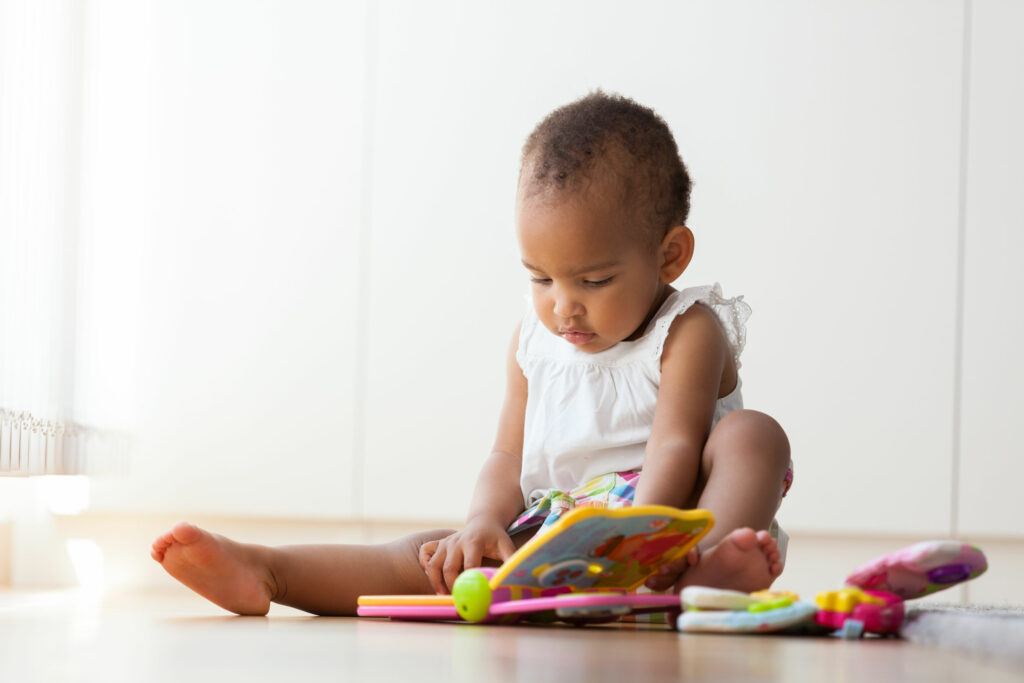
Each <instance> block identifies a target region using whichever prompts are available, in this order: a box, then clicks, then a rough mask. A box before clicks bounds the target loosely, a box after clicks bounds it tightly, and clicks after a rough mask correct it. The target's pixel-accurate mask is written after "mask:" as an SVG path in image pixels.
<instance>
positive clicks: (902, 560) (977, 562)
mask: <svg viewBox="0 0 1024 683" xmlns="http://www.w3.org/2000/svg"><path fill="white" fill-rule="evenodd" d="M987 568H988V563H987V562H986V560H985V555H984V553H982V552H981V550H979V549H978V548H976V547H974V546H971V545H968V544H966V543H961V542H959V541H924V542H922V543H915V544H914V545H912V546H908V547H906V548H904V549H902V550H898V551H896V552H894V553H890V554H889V555H884V556H882V557H879V558H878V559H876V560H873V561H871V562H868V563H867V564H865V565H864V566H862V567H860V568H859V569H857V570H856V571H854V572H853V573H852V574H850V576H848V577H847V578H846V583H847V585H850V586H857V587H859V588H864V589H870V590H880V591H887V592H889V593H895V594H896V595H898V596H899V597H901V598H903V599H904V600H910V599H912V598H920V597H922V596H925V595H928V594H930V593H934V592H936V591H940V590H943V589H946V588H949V587H950V586H953V585H956V584H958V583H961V582H962V581H968V580H970V579H973V578H975V577H977V576H979V575H981V574H982V573H983V572H984V571H985V570H986V569H987Z"/></svg>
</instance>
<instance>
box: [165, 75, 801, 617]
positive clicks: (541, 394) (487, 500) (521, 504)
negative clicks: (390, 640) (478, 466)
mask: <svg viewBox="0 0 1024 683" xmlns="http://www.w3.org/2000/svg"><path fill="white" fill-rule="evenodd" d="M689 195H690V179H689V177H688V175H687V172H686V168H685V166H684V165H683V163H682V160H681V159H680V158H679V153H678V151H677V148H676V144H675V141H674V139H673V138H672V134H671V132H670V131H669V129H668V127H667V126H666V125H665V123H664V121H662V120H661V119H660V118H659V117H658V116H657V115H656V114H655V113H654V112H653V111H651V110H650V109H647V108H645V107H642V106H640V105H638V104H637V103H635V102H633V101H632V100H629V99H626V98H623V97H619V96H611V95H606V94H604V93H601V92H595V93H593V94H591V95H588V96H587V97H584V98H583V99H581V100H579V101H577V102H573V103H571V104H569V105H566V106H564V107H561V108H560V109H557V110H556V111H554V112H553V113H551V114H550V115H549V116H548V117H547V118H546V119H545V120H544V121H542V122H541V123H540V125H538V127H537V128H536V129H535V130H534V131H533V133H532V134H531V135H530V137H529V139H528V140H527V142H526V145H525V146H524V149H523V158H522V166H521V169H520V177H519V188H518V192H517V197H516V231H517V235H518V238H519V246H520V253H521V256H522V262H523V266H524V267H525V268H526V270H527V272H528V273H529V276H530V281H531V284H530V287H531V290H532V306H530V307H529V309H528V311H527V313H526V315H525V317H524V318H523V320H522V322H521V323H520V325H519V327H518V328H517V329H516V332H515V334H514V335H513V338H512V344H511V347H510V349H509V353H508V362H507V376H508V378H507V388H506V393H505V401H504V405H503V407H502V412H501V416H500V421H499V425H498V434H497V438H496V441H495V445H494V448H493V451H492V453H491V455H490V456H489V457H488V459H487V460H486V461H485V463H484V465H483V468H482V470H481V472H480V475H479V478H478V481H477V485H476V488H475V490H474V494H473V498H472V503H471V504H470V509H469V514H468V516H467V521H466V525H465V527H464V528H462V529H461V530H459V531H454V532H453V531H450V530H434V531H427V532H423V533H418V534H413V535H411V536H407V537H405V538H402V539H399V540H397V541H395V542H393V543H390V544H386V545H379V546H357V545H302V546H286V547H276V548H270V547H265V546H259V545H247V544H241V543H237V542H235V541H232V540H229V539H227V538H224V537H222V536H217V535H214V534H211V533H209V532H206V531H203V530H201V529H199V528H197V527H195V526H192V525H190V524H186V523H179V524H177V525H175V527H174V528H172V529H171V530H170V531H169V532H167V533H166V534H164V535H163V536H161V537H160V538H158V539H157V540H156V541H155V542H154V544H153V550H152V556H153V558H154V559H156V560H157V561H158V562H160V563H161V564H162V565H163V566H164V568H165V569H166V570H167V571H168V572H169V573H170V574H171V575H173V576H174V577H176V578H177V579H178V580H180V581H182V582H183V583H184V584H186V585H187V586H189V587H190V588H192V589H193V590H195V591H196V592H198V593H199V594H201V595H203V596H205V597H206V598H208V599H210V600H212V601H213V602H215V603H217V604H218V605H220V606H222V607H224V608H225V609H228V610H231V611H233V612H237V613H239V614H266V612H267V610H268V609H269V606H270V602H271V601H274V602H278V603H281V604H285V605H290V606H293V607H297V608H299V609H303V610H306V611H309V612H313V613H316V614H354V613H355V608H356V598H357V597H358V596H359V595H363V594H395V593H400V594H410V593H427V592H431V591H434V592H437V593H445V592H447V591H448V590H449V589H450V587H451V585H452V583H453V582H454V580H455V578H456V577H457V576H458V575H459V573H460V572H461V571H462V570H463V569H465V568H469V567H474V566H480V565H482V564H485V563H488V562H500V561H502V560H505V559H506V558H508V556H509V555H511V554H512V553H513V552H514V551H515V549H516V548H517V547H518V546H520V545H522V544H523V543H524V542H526V541H527V540H529V538H531V537H532V536H533V535H534V534H536V533H538V529H541V531H540V533H542V532H543V531H542V529H543V528H545V527H546V526H549V525H550V524H551V523H552V522H553V521H554V520H555V519H557V518H558V517H559V516H560V515H561V514H562V513H564V511H566V510H568V509H571V508H572V507H574V506H575V505H605V506H619V505H631V504H637V505H643V504H661V505H671V506H675V507H681V508H693V507H700V508H705V509H708V510H711V511H712V512H713V513H714V515H715V519H716V524H715V527H714V528H713V529H712V531H711V532H710V533H709V534H708V535H707V536H706V537H705V538H704V540H703V541H702V543H701V545H700V547H699V548H700V550H699V552H698V551H694V552H691V553H690V554H689V556H688V557H687V558H685V559H683V560H680V561H678V562H676V563H674V564H673V565H671V566H668V567H666V568H664V569H663V571H662V572H661V573H660V574H659V575H657V576H654V577H652V578H651V579H649V580H648V582H647V585H648V586H649V587H650V588H652V589H655V590H664V589H667V588H670V587H673V586H674V587H675V588H676V589H680V588H681V587H682V586H685V585H706V586H716V587H722V588H734V589H737V590H743V591H753V590H758V589H761V588H767V587H768V586H769V585H770V584H771V583H772V581H774V579H775V578H776V577H777V576H778V575H779V573H780V572H781V571H782V562H781V559H782V558H781V553H780V550H779V545H778V539H779V534H780V533H781V531H780V530H778V527H777V525H775V524H774V523H773V516H774V514H775V511H776V510H777V508H778V505H779V503H780V501H781V498H782V496H783V495H784V494H785V492H786V490H787V489H788V487H789V484H790V482H791V481H792V469H791V463H790V460H789V444H788V441H787V439H786V435H785V433H784V432H783V431H782V429H781V428H780V427H779V425H778V424H777V423H776V422H775V421H774V420H773V419H772V418H770V417H768V416H767V415H764V414H763V413H757V412H754V411H749V410H743V408H742V406H743V401H742V397H741V395H740V379H739V374H738V370H739V366H740V363H739V354H740V351H741V350H742V347H743V344H744V339H745V328H744V324H745V321H746V318H747V316H748V315H749V308H748V307H747V305H746V304H745V303H743V302H742V301H741V300H740V299H738V298H736V299H726V298H724V297H723V296H722V294H721V290H720V289H719V287H718V286H717V285H715V286H714V287H691V288H687V289H683V290H681V291H676V290H675V289H673V288H672V286H671V283H672V282H674V281H675V280H676V279H677V278H678V277H679V276H680V275H681V274H682V273H683V271H684V270H685V269H686V267H687V265H688V264H689V262H690V258H691V257H692V255H693V249H694V238H693V234H692V233H691V232H690V230H689V229H688V228H687V227H686V226H685V222H686V217H687V213H688V212H689ZM524 508H525V512H524ZM769 528H771V529H772V530H773V532H774V533H769V531H767V529H769ZM755 529H760V531H755Z"/></svg>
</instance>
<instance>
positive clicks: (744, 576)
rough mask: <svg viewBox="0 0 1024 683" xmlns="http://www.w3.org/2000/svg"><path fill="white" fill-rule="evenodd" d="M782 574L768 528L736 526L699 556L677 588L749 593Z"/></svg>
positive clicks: (761, 587) (770, 582)
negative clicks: (756, 529) (723, 589)
mask: <svg viewBox="0 0 1024 683" xmlns="http://www.w3.org/2000/svg"><path fill="white" fill-rule="evenodd" d="M781 573H782V562H781V556H780V554H779V548H778V546H777V545H775V541H774V540H773V539H772V537H771V536H769V535H768V532H767V531H758V532H755V531H754V530H753V529H750V528H746V527H745V528H742V529H736V530H735V531H733V532H732V533H730V534H729V535H728V536H726V537H725V538H723V539H722V540H721V541H719V542H718V545H716V546H714V547H713V548H709V549H708V550H706V551H704V552H703V553H702V554H701V555H700V559H698V560H697V563H696V565H694V566H693V567H690V568H689V569H687V570H686V573H685V574H683V576H682V580H681V581H680V583H679V585H678V586H677V589H682V588H683V587H685V586H711V587H712V588H729V589H732V590H738V591H743V592H744V593H751V592H753V591H758V590H763V589H765V588H768V587H769V586H771V585H772V582H773V581H775V579H777V578H778V577H779V574H781Z"/></svg>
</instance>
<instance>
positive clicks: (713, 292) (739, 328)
mask: <svg viewBox="0 0 1024 683" xmlns="http://www.w3.org/2000/svg"><path fill="white" fill-rule="evenodd" d="M696 303H701V304H704V305H705V306H707V307H708V308H709V309H711V311H712V312H713V313H714V314H715V316H717V317H718V321H719V322H720V323H721V324H722V330H723V331H724V332H725V338H726V339H727V340H728V342H729V346H730V348H732V355H733V358H734V359H735V360H736V367H737V368H739V367H740V354H741V353H742V352H743V347H744V346H745V345H746V343H747V319H748V318H749V317H750V306H748V305H747V304H746V302H744V301H743V297H742V296H737V297H733V298H732V299H726V298H725V297H724V296H722V286H721V285H720V284H718V283H717V282H716V283H715V284H713V285H704V286H701V287H688V288H686V289H682V290H680V291H678V292H674V293H673V294H672V295H671V296H670V297H669V298H668V299H666V300H665V303H664V304H662V306H661V309H660V310H659V311H658V313H657V315H656V316H655V318H654V320H653V321H652V322H651V327H650V328H649V330H648V332H647V335H649V336H650V337H651V341H652V342H653V344H654V345H655V348H656V355H657V357H658V358H661V353H662V351H663V350H664V347H665V340H666V339H668V331H669V328H670V327H672V322H673V321H674V320H675V319H676V317H678V316H680V315H682V314H683V313H685V312H686V311H687V310H689V308H690V307H691V306H693V305H694V304H696Z"/></svg>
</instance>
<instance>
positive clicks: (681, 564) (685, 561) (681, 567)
mask: <svg viewBox="0 0 1024 683" xmlns="http://www.w3.org/2000/svg"><path fill="white" fill-rule="evenodd" d="M698 559H699V556H698V554H697V549H696V548H692V549H691V550H690V552H688V553H686V555H684V556H683V557H680V558H679V559H678V560H673V561H672V562H669V563H668V564H663V565H662V566H661V568H660V569H658V572H657V573H656V574H653V575H651V576H650V577H649V578H648V579H647V581H645V582H644V585H645V586H647V587H648V588H650V589H651V590H654V591H663V590H668V589H669V588H672V587H673V586H674V587H675V589H676V592H679V591H680V590H682V586H680V585H677V584H678V582H679V581H680V580H681V579H682V578H683V574H685V573H686V570H687V569H689V568H690V567H692V566H693V565H695V564H697V560H698Z"/></svg>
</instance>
